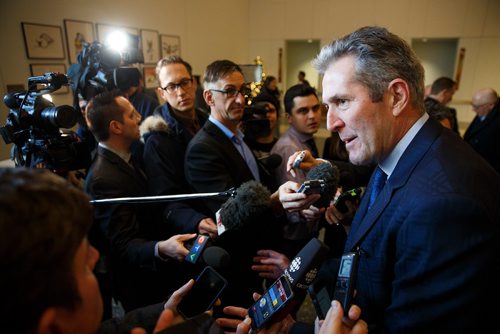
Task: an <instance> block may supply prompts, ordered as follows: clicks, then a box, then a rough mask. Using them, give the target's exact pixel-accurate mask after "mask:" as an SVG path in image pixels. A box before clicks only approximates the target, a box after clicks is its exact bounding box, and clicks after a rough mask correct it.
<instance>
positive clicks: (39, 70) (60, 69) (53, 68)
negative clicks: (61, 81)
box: [30, 64, 69, 94]
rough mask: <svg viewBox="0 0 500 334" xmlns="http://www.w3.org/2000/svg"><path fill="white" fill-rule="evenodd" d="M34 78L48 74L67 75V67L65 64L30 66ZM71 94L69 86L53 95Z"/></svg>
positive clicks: (63, 87)
mask: <svg viewBox="0 0 500 334" xmlns="http://www.w3.org/2000/svg"><path fill="white" fill-rule="evenodd" d="M30 70H31V75H32V76H38V75H42V74H45V73H48V72H57V73H64V74H66V65H64V64H30ZM67 92H69V88H68V86H62V87H61V88H59V89H58V90H56V91H55V92H53V93H51V94H66V93H67Z"/></svg>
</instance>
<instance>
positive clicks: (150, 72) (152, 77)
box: [143, 66, 158, 88]
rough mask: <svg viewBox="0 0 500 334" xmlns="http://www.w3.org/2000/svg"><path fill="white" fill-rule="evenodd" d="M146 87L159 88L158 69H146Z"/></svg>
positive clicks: (144, 69)
mask: <svg viewBox="0 0 500 334" xmlns="http://www.w3.org/2000/svg"><path fill="white" fill-rule="evenodd" d="M143 71H144V86H145V87H146V88H156V87H158V80H156V68H155V67H149V66H148V67H146V66H145V67H144V68H143Z"/></svg>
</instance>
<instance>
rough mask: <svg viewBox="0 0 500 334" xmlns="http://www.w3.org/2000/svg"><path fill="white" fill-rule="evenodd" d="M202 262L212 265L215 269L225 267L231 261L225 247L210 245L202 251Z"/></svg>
mask: <svg viewBox="0 0 500 334" xmlns="http://www.w3.org/2000/svg"><path fill="white" fill-rule="evenodd" d="M202 257H203V262H205V264H206V265H207V266H211V267H214V268H215V269H223V268H227V267H228V266H229V264H230V263H231V257H230V256H229V253H228V252H226V250H225V249H223V248H220V247H217V246H212V247H208V248H206V249H205V251H204V252H203V255H202Z"/></svg>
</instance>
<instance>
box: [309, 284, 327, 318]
mask: <svg viewBox="0 0 500 334" xmlns="http://www.w3.org/2000/svg"><path fill="white" fill-rule="evenodd" d="M307 292H308V293H309V296H310V297H311V300H312V303H313V306H314V309H315V310H316V315H317V316H318V318H319V319H320V320H324V319H325V316H326V313H327V312H328V310H329V309H330V307H331V305H332V299H331V298H330V294H329V293H328V289H327V287H326V284H325V282H322V281H315V282H314V283H313V284H311V285H309V288H308V289H307Z"/></svg>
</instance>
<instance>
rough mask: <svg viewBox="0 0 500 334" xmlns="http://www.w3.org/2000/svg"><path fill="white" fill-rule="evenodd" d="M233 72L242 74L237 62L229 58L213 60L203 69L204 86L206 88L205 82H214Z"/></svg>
mask: <svg viewBox="0 0 500 334" xmlns="http://www.w3.org/2000/svg"><path fill="white" fill-rule="evenodd" d="M233 72H240V73H241V74H242V75H243V71H242V70H241V68H240V67H239V66H238V64H236V63H233V62H232V61H230V60H225V59H224V60H216V61H214V62H213V63H211V64H210V65H208V66H207V69H206V70H205V78H204V79H203V84H204V87H205V88H206V87H207V84H211V83H215V82H217V81H219V80H220V79H222V78H224V77H226V76H227V75H229V74H231V73H233Z"/></svg>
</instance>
